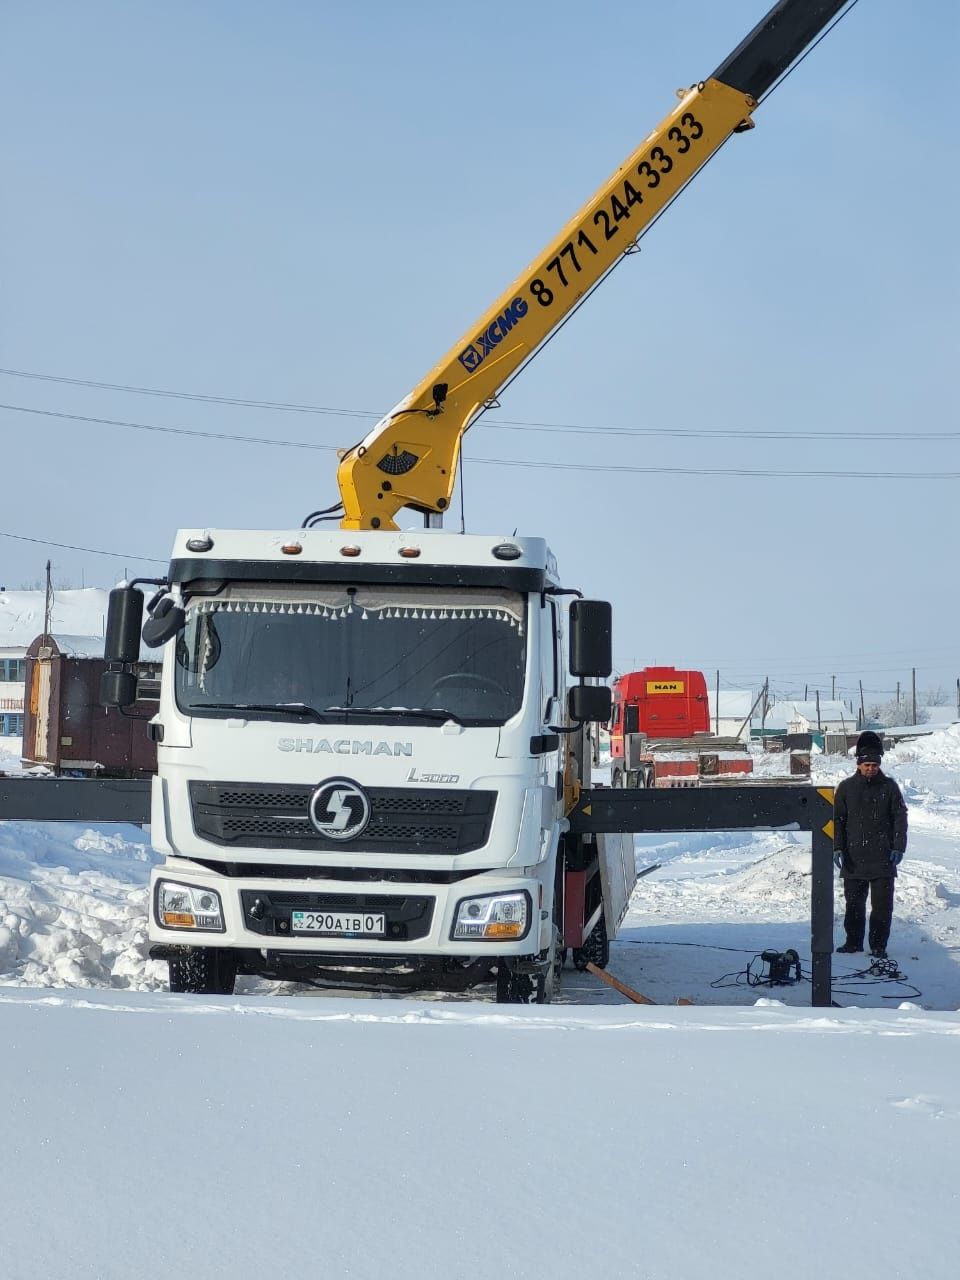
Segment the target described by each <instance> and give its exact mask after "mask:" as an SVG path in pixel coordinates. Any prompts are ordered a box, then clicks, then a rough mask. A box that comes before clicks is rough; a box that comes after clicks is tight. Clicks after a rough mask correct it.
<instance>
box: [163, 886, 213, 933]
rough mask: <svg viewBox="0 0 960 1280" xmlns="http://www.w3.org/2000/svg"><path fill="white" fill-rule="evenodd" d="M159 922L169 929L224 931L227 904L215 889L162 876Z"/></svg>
mask: <svg viewBox="0 0 960 1280" xmlns="http://www.w3.org/2000/svg"><path fill="white" fill-rule="evenodd" d="M157 923H158V924H162V925H163V926H164V928H166V929H206V930H212V931H213V932H215V933H223V908H222V907H221V905H220V895H219V893H216V892H215V891H214V890H213V889H196V888H194V887H193V886H192V885H187V884H174V883H173V882H172V881H171V880H160V881H159V882H158V884H157Z"/></svg>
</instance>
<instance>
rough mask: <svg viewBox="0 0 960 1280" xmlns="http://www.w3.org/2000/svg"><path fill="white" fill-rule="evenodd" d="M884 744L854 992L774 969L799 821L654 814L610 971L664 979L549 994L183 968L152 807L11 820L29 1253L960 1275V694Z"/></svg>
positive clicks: (261, 1266) (8, 1179)
mask: <svg viewBox="0 0 960 1280" xmlns="http://www.w3.org/2000/svg"><path fill="white" fill-rule="evenodd" d="M758 765H759V766H760V767H761V768H762V769H763V770H764V771H768V770H769V769H772V768H774V767H775V762H773V761H772V760H760V761H758ZM17 767H18V744H17V743H15V742H12V741H10V740H5V741H0V769H5V770H7V771H15V770H16V768H17ZM850 767H851V766H850V762H849V761H845V760H842V759H834V758H829V757H819V758H817V759H816V760H815V768H816V780H817V781H820V782H829V781H835V780H837V779H839V778H840V777H841V776H843V774H844V773H846V772H848V771H849V769H850ZM885 768H886V769H887V770H888V771H889V772H890V773H892V774H893V776H894V777H896V778H897V779H898V780H899V781H900V783H901V785H902V786H903V788H904V793H905V796H906V799H907V803H908V805H909V807H910V822H911V832H910V843H909V847H908V853H907V858H906V859H905V861H904V863H903V865H902V867H901V875H900V879H899V882H898V892H897V905H896V912H895V919H894V931H893V936H892V938H891V945H890V954H891V956H893V957H895V958H896V960H897V962H898V964H899V965H900V968H901V970H902V971H903V973H904V974H905V979H904V980H903V981H902V982H890V981H883V980H881V979H878V978H876V977H870V976H867V977H863V976H862V974H858V970H859V971H862V970H863V969H864V964H865V962H864V961H863V959H862V958H861V957H841V956H836V957H835V996H836V1000H837V1002H838V1004H840V1005H842V1006H844V1007H842V1008H835V1009H830V1010H812V1009H810V1007H809V999H810V994H809V993H810V988H809V984H808V983H806V982H802V983H800V984H799V985H796V986H789V987H776V988H770V987H750V986H748V985H747V984H746V981H745V978H744V970H745V968H746V965H747V964H748V962H750V961H752V959H753V957H754V956H755V955H756V954H757V953H758V952H760V951H761V950H763V949H764V948H765V947H774V948H776V949H778V950H784V949H786V948H787V947H794V948H796V949H797V950H798V951H799V953H800V955H801V957H802V959H803V961H804V967H805V968H806V967H807V966H808V962H809V950H808V943H809V923H808V917H809V889H810V878H809V862H810V857H809V848H808V845H807V842H806V839H805V837H804V836H803V835H802V834H800V833H791V832H764V833H755V834H749V835H746V834H743V833H739V834H730V835H727V836H723V835H719V836H718V835H716V834H713V835H710V836H704V835H701V836H697V835H692V836H669V837H666V836H660V837H645V838H642V839H641V838H638V839H637V857H638V864H639V865H640V866H647V865H649V864H650V863H652V862H660V863H661V864H662V865H661V867H660V869H659V870H657V871H654V872H652V873H651V874H650V875H647V876H644V878H643V879H641V880H640V882H639V884H638V886H637V890H636V893H635V895H634V899H633V902H632V904H631V909H630V912H629V914H628V917H627V919H626V921H625V922H624V926H623V929H622V931H621V934H620V938H619V940H618V941H617V943H615V944H614V947H613V949H612V955H611V961H610V971H611V973H613V974H615V975H616V976H617V977H619V978H621V979H623V980H624V981H626V982H628V983H629V984H631V985H632V986H634V987H637V988H638V989H640V990H641V991H643V992H644V993H645V994H646V995H648V996H649V997H651V998H653V999H654V1000H656V1001H657V1002H658V1004H657V1007H650V1006H638V1005H633V1004H629V1003H628V1002H627V1001H625V1000H624V998H623V997H622V996H621V995H619V994H618V993H617V992H615V991H613V990H611V989H610V988H609V987H607V986H605V985H603V984H601V983H600V982H598V981H597V980H596V979H594V978H592V977H591V976H590V975H588V974H578V973H575V972H573V971H571V970H569V969H568V970H565V972H564V988H563V993H562V997H561V1000H560V1002H559V1003H558V1004H556V1005H554V1006H549V1007H541V1008H522V1009H521V1008H517V1007H515V1006H496V1005H494V1004H491V1003H486V1002H484V1001H482V1000H481V999H479V998H477V997H476V996H474V997H472V998H471V997H466V998H463V999H460V1000H451V999H446V1000H427V999H417V1000H413V999H403V998H378V997H367V998H360V997H354V998H345V997H342V996H339V995H336V994H334V995H329V994H326V993H319V992H316V991H312V990H310V989H309V988H305V987H293V986H279V985H276V984H268V983H263V982H254V981H252V980H247V981H244V982H242V983H241V984H240V986H239V988H238V993H237V995H236V996H233V997H196V996H171V995H170V994H169V993H168V992H166V991H165V989H164V987H165V976H166V975H165V971H164V966H162V965H159V964H156V963H154V962H150V961H147V960H146V959H145V954H146V939H145V928H144V919H143V918H144V909H145V885H146V882H147V878H148V874H149V868H150V866H151V864H152V861H153V858H154V855H153V854H152V853H151V851H150V848H149V842H148V839H147V836H146V834H145V833H143V832H141V831H140V830H139V829H137V828H135V827H124V828H110V827H104V828H102V829H91V828H87V827H83V826H69V825H58V824H49V825H45V824H29V823H0V1087H2V1089H3V1094H4V1097H5V1099H6V1106H5V1108H4V1112H3V1116H4V1118H3V1123H2V1125H0V1139H2V1141H0V1167H2V1170H3V1175H4V1176H3V1182H2V1188H3V1189H2V1192H0V1280H38V1278H39V1277H52V1278H55V1280H61V1278H63V1280H74V1278H76V1280H88V1278H90V1280H93V1278H96V1280H114V1278H116V1280H127V1278H128V1277H138V1280H149V1278H152V1277H158V1278H159V1277H168V1276H169V1275H171V1274H177V1275H180V1274H182V1275H188V1276H190V1278H191V1280H207V1277H211V1278H213V1277H228V1276H229V1277H231V1278H232V1280H248V1278H249V1280H253V1278H254V1277H257V1278H258V1280H259V1278H260V1277H263V1276H271V1275H274V1274H277V1275H279V1274H284V1273H285V1274H297V1275H306V1276H321V1277H328V1276H329V1277H341V1276H342V1277H350V1278H356V1277H360V1278H362V1280H367V1278H368V1277H369V1278H371V1280H372V1278H373V1277H378V1278H379V1277H381V1276H384V1275H388V1276H392V1277H411V1278H412V1277H417V1278H420V1277H425V1278H431V1280H432V1278H433V1277H438V1278H439V1277H464V1278H466V1280H472V1278H473V1277H481V1276H482V1277H487V1276H504V1277H541V1276H542V1277H553V1278H558V1277H559V1278H561V1280H566V1278H567V1277H569V1278H570V1280H573V1278H574V1277H577V1280H579V1278H580V1277H582V1276H585V1275H591V1276H602V1277H603V1280H611V1278H612V1277H621V1276H623V1277H634V1276H635V1277H642V1278H643V1280H660V1278H661V1277H662V1278H663V1280H676V1278H680V1280H688V1278H689V1280H699V1278H700V1277H708V1276H709V1277H728V1276H729V1277H736V1280H753V1278H754V1277H757V1278H759V1277H763V1280H769V1278H770V1277H776V1280H793V1278H794V1277H796V1278H797V1280H800V1277H804V1278H805V1280H807V1278H808V1277H810V1276H811V1275H816V1276H821V1277H834V1276H836V1277H842V1278H843V1280H850V1278H851V1277H859V1276H873V1275H876V1276H881V1277H883V1278H884V1280H893V1277H901V1276H902V1277H908V1276H909V1277H911V1278H913V1277H916V1276H924V1277H928V1278H932V1280H941V1278H942V1280H946V1277H948V1276H949V1277H953V1276H954V1275H955V1274H956V1269H957V1244H958V1243H960V1240H958V1236H960V1230H958V1226H957V1223H958V1221H960V1214H958V1210H960V1203H958V1187H960V1154H958V1153H960V1014H958V1012H957V1010H958V1006H960V727H953V728H950V729H947V730H944V731H940V732H938V733H936V734H933V735H931V736H930V737H928V738H923V739H918V740H916V741H914V742H911V743H906V744H904V745H903V746H901V747H899V748H898V749H897V750H896V751H894V752H891V753H890V754H889V755H888V756H887V757H886V758H885ZM37 785H42V783H38V784H37ZM837 937H838V941H839V940H840V938H841V937H842V931H841V930H840V928H839V922H838V931H837ZM854 962H857V963H854ZM753 967H754V969H755V970H756V971H757V972H760V971H761V966H759V965H756V964H754V966H753ZM716 983H719V984H720V985H714V984H716ZM678 997H685V998H689V999H692V1000H694V1001H695V1004H694V1006H693V1007H677V1006H676V1005H675V1003H674V1001H675V1000H676V999H677V998H678ZM721 1005H722V1006H725V1007H719V1006H721Z"/></svg>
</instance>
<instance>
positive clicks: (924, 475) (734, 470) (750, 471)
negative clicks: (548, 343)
mask: <svg viewBox="0 0 960 1280" xmlns="http://www.w3.org/2000/svg"><path fill="white" fill-rule="evenodd" d="M0 409H6V410H8V411H9V412H12V413H32V414H37V415H39V416H41V417H46V418H62V419H65V420H67V421H69V422H88V423H93V424H98V425H101V426H108V427H119V428H122V429H124V430H132V431H154V432H160V433H162V434H165V435H179V436H189V437H191V438H195V439H196V438H199V439H209V440H222V441H228V442H230V443H239V444H261V445H274V446H277V447H280V448H285V449H312V450H320V451H322V452H326V453H336V452H338V449H337V447H336V446H335V445H332V444H313V443H310V442H308V441H303V440H278V439H275V438H271V437H263V436H239V435H231V434H228V433H225V432H214V431H195V430H191V429H189V428H186V427H162V426H159V425H157V424H155V423H149V422H129V421H126V420H124V419H120V418H99V417H93V416H91V415H88V414H80V413H64V412H62V411H59V410H54V409H34V408H31V407H28V406H26V405H16V404H2V403H0ZM470 461H471V463H473V464H474V465H477V466H486V467H527V468H533V469H535V470H543V471H578V472H583V471H595V472H601V473H604V474H622V473H624V472H628V473H629V474H631V475H660V476H670V475H673V476H742V477H747V478H764V479H771V478H777V477H780V478H801V479H811V480H825V479H838V480H898V481H911V480H935V481H940V480H960V471H839V470H833V469H824V470H820V471H815V470H806V469H802V470H801V469H795V468H791V467H759V468H754V467H640V466H632V465H629V464H623V463H587V462H549V461H544V460H536V461H525V460H523V459H520V458H476V457H475V458H471V459H470Z"/></svg>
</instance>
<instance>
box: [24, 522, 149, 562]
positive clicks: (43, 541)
mask: <svg viewBox="0 0 960 1280" xmlns="http://www.w3.org/2000/svg"><path fill="white" fill-rule="evenodd" d="M0 538H13V539H14V540H15V541H16V542H32V543H34V544H35V545H36V546H40V547H60V549H61V550H63V551H85V552H87V554H88V555H91V556H112V557H113V558H114V559H115V560H139V561H141V562H144V563H147V564H168V563H169V561H167V560H157V559H156V557H154V556H135V555H132V554H130V553H128V552H125V551H101V550H100V548H99V547H78V546H76V545H75V544H74V543H72V542H51V541H50V540H49V539H48V538H28V537H27V536H26V534H23V533H5V532H4V531H3V530H2V529H0Z"/></svg>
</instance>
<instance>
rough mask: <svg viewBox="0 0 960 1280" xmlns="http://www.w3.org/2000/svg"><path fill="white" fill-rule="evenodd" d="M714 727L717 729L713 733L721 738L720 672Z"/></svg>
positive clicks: (718, 675)
mask: <svg viewBox="0 0 960 1280" xmlns="http://www.w3.org/2000/svg"><path fill="white" fill-rule="evenodd" d="M714 726H715V727H714V730H713V732H714V733H715V734H716V735H717V737H718V738H719V737H720V672H719V671H717V714H716V716H715V717H714Z"/></svg>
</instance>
